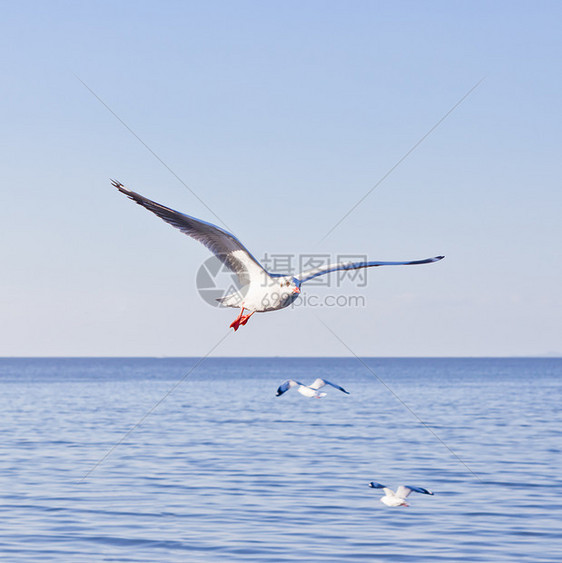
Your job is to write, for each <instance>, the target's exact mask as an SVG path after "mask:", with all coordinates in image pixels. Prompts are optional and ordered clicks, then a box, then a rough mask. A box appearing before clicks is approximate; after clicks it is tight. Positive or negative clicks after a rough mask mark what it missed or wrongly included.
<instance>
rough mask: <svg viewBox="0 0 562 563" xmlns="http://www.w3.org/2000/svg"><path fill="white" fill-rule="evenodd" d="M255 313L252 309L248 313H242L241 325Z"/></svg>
mask: <svg viewBox="0 0 562 563" xmlns="http://www.w3.org/2000/svg"><path fill="white" fill-rule="evenodd" d="M254 313H255V311H252V312H251V313H250V314H249V315H244V316H243V317H242V318H241V319H240V324H241V325H242V326H243V325H245V324H246V323H247V322H248V320H249V318H250V317H251V316H252V315H253V314H254Z"/></svg>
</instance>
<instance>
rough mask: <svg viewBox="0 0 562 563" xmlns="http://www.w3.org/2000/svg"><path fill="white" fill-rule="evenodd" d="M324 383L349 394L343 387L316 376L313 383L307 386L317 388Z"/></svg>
mask: <svg viewBox="0 0 562 563" xmlns="http://www.w3.org/2000/svg"><path fill="white" fill-rule="evenodd" d="M324 385H331V386H332V387H335V388H336V389H339V390H340V391H343V392H344V393H345V394H347V395H349V391H346V390H345V389H344V388H343V387H340V386H339V385H336V384H335V383H331V382H330V381H328V380H327V379H321V378H318V379H316V380H315V381H314V383H313V384H312V385H309V387H310V388H311V389H316V390H318V389H320V388H321V387H324Z"/></svg>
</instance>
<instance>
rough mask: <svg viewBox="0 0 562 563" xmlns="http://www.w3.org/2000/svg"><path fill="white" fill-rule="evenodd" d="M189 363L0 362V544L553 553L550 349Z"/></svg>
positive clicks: (558, 417) (469, 556) (144, 554)
mask: <svg viewBox="0 0 562 563" xmlns="http://www.w3.org/2000/svg"><path fill="white" fill-rule="evenodd" d="M196 364H197V360H196V359H2V360H0V385H1V389H2V410H1V425H0V433H1V435H0V448H1V452H0V494H1V497H2V499H1V507H0V510H1V513H0V559H2V560H6V561H87V562H91V561H182V562H183V561H188V562H214V561H217V562H218V561H220V562H227V561H238V562H240V561H242V562H251V561H259V562H270V561H271V562H273V561H275V562H277V561H279V562H282V561H293V562H294V561H296V562H305V561H307V562H308V561H318V562H338V561H350V562H354V561H363V562H371V561H392V562H394V561H398V562H400V561H408V562H425V561H427V562H429V561H431V562H434V561H455V562H456V561H459V562H460V561H483V562H491V561H514V562H515V561H516V562H525V561H528V562H542V561H561V560H562V478H561V476H560V473H561V470H562V455H561V448H562V414H561V406H562V360H560V359H365V360H363V363H362V362H360V361H358V360H356V359H314V358H308V359H286V358H285V359H284V358H270V359H257V358H255V359H241V358H237V359H228V358H220V359H218V358H217V359H207V360H205V361H204V362H203V363H201V364H200V365H198V366H197V367H196V369H194V370H193V371H191V370H192V368H193V367H194V366H195V365H196ZM317 376H321V377H325V378H327V379H329V380H332V381H334V382H336V383H338V384H340V385H342V386H343V387H345V388H346V389H347V390H348V391H350V395H344V394H343V393H341V392H339V391H337V390H336V389H332V388H330V389H329V390H328V396H327V397H325V398H324V399H322V400H315V399H307V398H305V397H302V396H301V395H300V394H298V393H297V392H296V390H291V391H290V392H288V393H286V394H285V395H283V396H281V397H275V390H276V389H277V386H278V385H279V384H280V383H281V382H282V381H283V380H285V379H287V378H294V379H298V380H302V381H304V382H305V383H306V382H311V381H312V380H313V379H314V378H316V377H317ZM372 480H375V481H379V482H382V483H384V484H386V485H388V486H390V487H395V486H397V485H400V484H411V485H418V486H422V487H426V488H429V489H432V490H433V491H434V492H435V495H434V496H427V495H418V494H412V495H411V496H410V497H409V502H410V507H408V508H395V509H391V508H387V507H386V506H384V505H383V504H382V503H381V502H379V498H380V493H379V492H378V491H375V490H373V489H370V488H369V487H368V486H367V484H368V482H369V481H372Z"/></svg>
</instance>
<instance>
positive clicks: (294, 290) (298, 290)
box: [293, 287, 301, 293]
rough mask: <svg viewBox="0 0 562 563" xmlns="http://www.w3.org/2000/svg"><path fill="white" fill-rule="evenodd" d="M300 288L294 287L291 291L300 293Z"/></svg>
mask: <svg viewBox="0 0 562 563" xmlns="http://www.w3.org/2000/svg"><path fill="white" fill-rule="evenodd" d="M300 292H301V290H300V289H299V288H298V287H295V289H293V293H300Z"/></svg>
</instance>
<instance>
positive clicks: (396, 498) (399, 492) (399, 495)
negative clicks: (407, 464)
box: [369, 481, 433, 507]
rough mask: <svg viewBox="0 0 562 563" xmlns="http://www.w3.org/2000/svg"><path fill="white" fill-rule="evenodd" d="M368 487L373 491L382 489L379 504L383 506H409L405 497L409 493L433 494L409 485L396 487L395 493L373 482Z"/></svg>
mask: <svg viewBox="0 0 562 563" xmlns="http://www.w3.org/2000/svg"><path fill="white" fill-rule="evenodd" d="M369 487H372V488H373V489H382V490H383V491H384V497H381V502H382V503H383V504H386V506H393V507H395V506H410V505H409V504H408V503H407V502H406V497H407V496H408V495H409V494H410V493H423V494H424V495H432V494H433V493H432V492H431V491H428V490H427V489H424V488H422V487H412V486H411V485H407V486H404V485H400V486H399V487H398V489H396V492H394V491H393V490H392V489H389V488H388V487H385V486H384V485H381V484H380V483H375V482H374V481H371V482H370V483H369Z"/></svg>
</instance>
